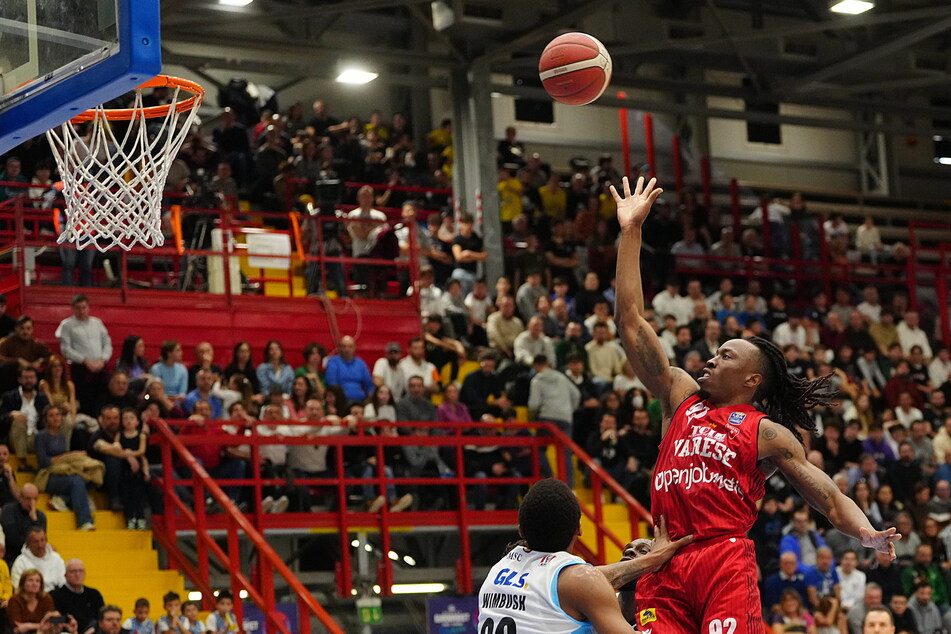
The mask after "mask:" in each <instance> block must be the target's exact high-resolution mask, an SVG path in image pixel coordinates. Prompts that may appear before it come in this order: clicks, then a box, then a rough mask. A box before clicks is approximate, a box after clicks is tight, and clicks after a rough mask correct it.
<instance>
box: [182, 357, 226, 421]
mask: <svg viewBox="0 0 951 634" xmlns="http://www.w3.org/2000/svg"><path fill="white" fill-rule="evenodd" d="M215 377H216V374H215V373H213V372H212V371H211V370H209V369H205V368H202V369H200V370H199V371H198V374H197V375H196V377H195V389H194V390H192V391H191V392H189V393H188V394H187V395H186V396H185V401H184V402H183V403H182V408H183V409H184V410H185V413H186V414H188V415H189V416H190V415H191V414H192V413H193V412H194V410H195V403H197V402H198V401H208V403H209V405H211V417H212V418H224V413H225V408H224V403H223V402H222V400H221V399H220V398H219V397H218V396H216V395H214V394H213V393H212V392H213V390H212V388H213V387H214V385H215Z"/></svg>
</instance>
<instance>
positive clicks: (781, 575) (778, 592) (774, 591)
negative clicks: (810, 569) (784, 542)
mask: <svg viewBox="0 0 951 634" xmlns="http://www.w3.org/2000/svg"><path fill="white" fill-rule="evenodd" d="M786 590H794V591H795V592H796V593H798V594H799V596H800V597H804V596H807V592H808V589H807V586H806V576H805V573H804V570H803V568H802V566H800V565H799V560H798V559H797V558H796V555H795V553H792V552H786V553H783V554H781V555H780V556H779V572H776V573H774V574H772V575H770V576H769V577H767V578H766V580H765V581H764V583H763V606H764V607H765V608H766V609H767V611H768V610H770V609H772V608H773V606H775V605H778V604H779V601H780V599H781V597H782V594H783V592H785V591H786Z"/></svg>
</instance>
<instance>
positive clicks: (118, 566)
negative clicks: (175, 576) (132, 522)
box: [56, 547, 158, 574]
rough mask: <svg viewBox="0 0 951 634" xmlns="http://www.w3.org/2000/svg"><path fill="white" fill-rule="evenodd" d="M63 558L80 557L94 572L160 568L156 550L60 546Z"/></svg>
mask: <svg viewBox="0 0 951 634" xmlns="http://www.w3.org/2000/svg"><path fill="white" fill-rule="evenodd" d="M56 550H57V552H59V554H60V555H62V556H63V559H67V560H68V559H72V558H74V557H78V558H79V559H82V560H83V563H84V564H86V571H87V572H88V573H89V574H93V572H94V571H95V572H96V573H97V574H98V573H99V572H100V571H101V572H109V571H111V570H140V571H142V572H145V571H147V570H158V553H156V552H155V551H154V550H152V549H149V550H101V549H96V548H71V549H69V550H66V549H65V548H58V547H57V549H56Z"/></svg>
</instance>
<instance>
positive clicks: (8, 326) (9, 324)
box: [0, 293, 16, 337]
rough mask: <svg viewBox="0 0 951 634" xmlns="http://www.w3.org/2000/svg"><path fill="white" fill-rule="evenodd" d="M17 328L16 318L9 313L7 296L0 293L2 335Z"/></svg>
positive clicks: (0, 329)
mask: <svg viewBox="0 0 951 634" xmlns="http://www.w3.org/2000/svg"><path fill="white" fill-rule="evenodd" d="M14 328H16V320H15V319H14V318H13V317H11V316H10V315H8V314H7V296H6V295H4V294H2V293H0V337H6V336H8V335H9V334H10V333H11V332H13V330H14Z"/></svg>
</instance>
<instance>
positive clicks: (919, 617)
mask: <svg viewBox="0 0 951 634" xmlns="http://www.w3.org/2000/svg"><path fill="white" fill-rule="evenodd" d="M936 597H937V595H936V592H935V588H934V586H933V585H931V584H930V583H928V582H927V581H922V582H920V583H918V584H917V585H916V586H915V587H914V595H913V596H912V597H911V598H910V599H909V600H908V611H909V612H911V614H912V616H914V619H915V625H916V626H917V628H918V631H919V632H940V631H942V629H943V628H942V621H941V610H940V608H939V607H938V605H940V604H939V602H938V600H937V598H936ZM936 604H937V605H936Z"/></svg>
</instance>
